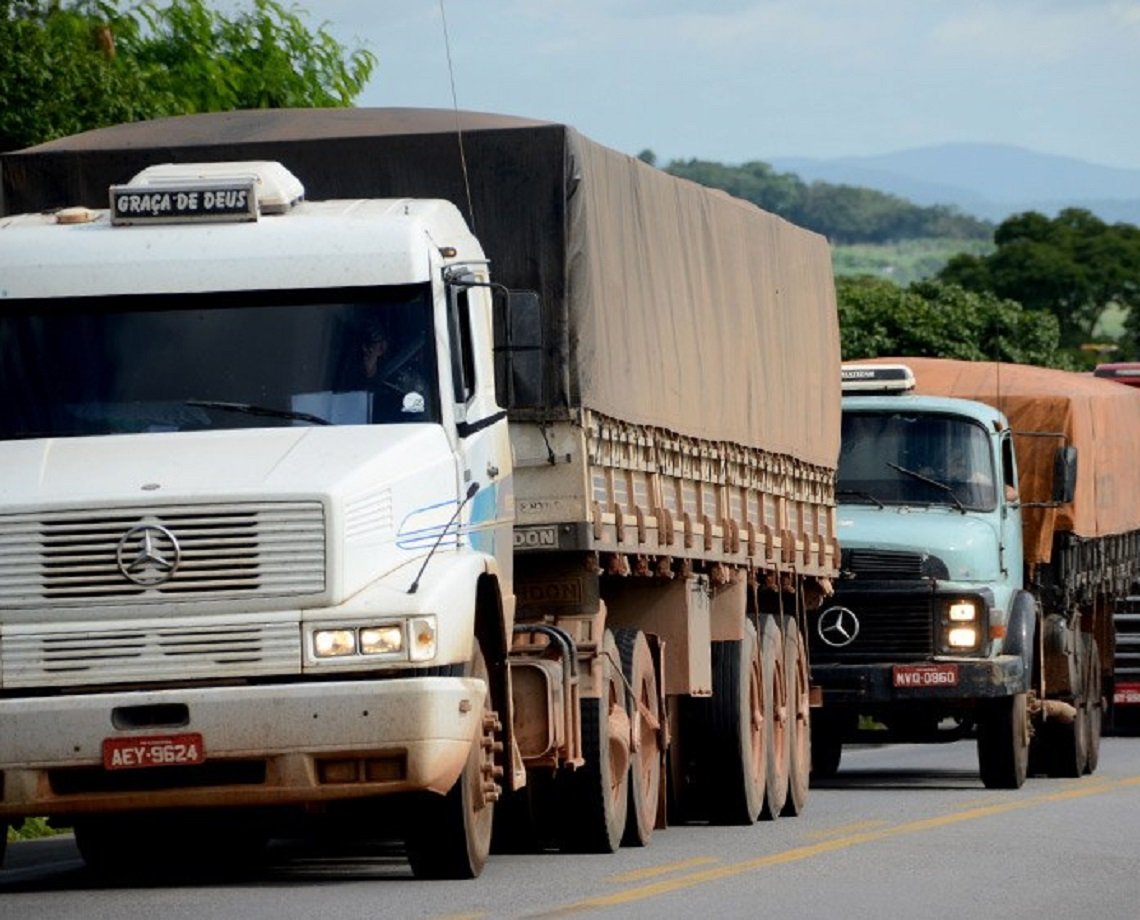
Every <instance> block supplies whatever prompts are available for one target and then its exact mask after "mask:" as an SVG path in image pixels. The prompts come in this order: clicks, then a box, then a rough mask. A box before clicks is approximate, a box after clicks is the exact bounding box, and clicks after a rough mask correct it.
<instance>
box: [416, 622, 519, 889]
mask: <svg viewBox="0 0 1140 920" xmlns="http://www.w3.org/2000/svg"><path fill="white" fill-rule="evenodd" d="M466 673H467V675H468V676H469V677H474V678H477V679H479V680H482V681H483V683H484V684H485V685H486V687H487V692H486V693H485V694H484V696H483V711H482V714H481V716H480V725H479V727H478V728H477V729H476V734H475V737H474V738H473V739H472V742H471V748H470V750H469V751H468V754H467V763H466V764H465V765H464V767H463V772H462V773H461V774H460V775H459V779H457V780H456V781H455V785H453V786H452V787H451V790H450V791H449V792H448V793H447V795H444V796H437V795H425V796H422V797H417V798H416V799H415V801H414V804H413V803H409V805H410V806H411V813H410V814H409V815H408V828H407V832H406V843H407V848H408V861H409V862H410V863H411V865H412V874H413V875H415V877H416V878H430V879H469V878H476V877H477V876H478V875H479V873H480V872H482V871H483V866H484V864H485V863H486V862H487V856H488V854H489V853H490V852H491V829H492V826H493V824H494V813H495V812H494V804H495V798H496V797H497V793H498V789H497V785H496V783H495V776H496V772H497V771H496V769H495V763H494V755H495V753H497V751H498V749H499V744H498V742H497V741H496V737H497V732H498V731H499V729H500V728H501V726H500V724H499V721H498V717H497V715H496V713H495V711H494V709H493V708H492V703H491V687H490V684H489V682H488V680H487V663H486V661H485V660H484V658H483V651H482V649H481V648H480V647H479V643H478V641H476V642H475V649H474V651H473V653H472V656H471V661H470V662H469V663H468V665H467V668H466Z"/></svg>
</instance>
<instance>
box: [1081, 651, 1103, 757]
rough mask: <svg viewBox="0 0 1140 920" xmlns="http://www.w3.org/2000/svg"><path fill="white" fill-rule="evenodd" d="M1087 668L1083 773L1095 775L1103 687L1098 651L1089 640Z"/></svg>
mask: <svg viewBox="0 0 1140 920" xmlns="http://www.w3.org/2000/svg"><path fill="white" fill-rule="evenodd" d="M1087 660H1088V666H1087V667H1086V669H1085V674H1086V675H1087V676H1086V678H1085V697H1086V699H1087V700H1088V718H1087V719H1086V720H1085V724H1086V726H1087V727H1088V740H1087V741H1086V742H1085V772H1086V773H1095V772H1096V768H1097V766H1098V765H1099V764H1100V735H1101V730H1102V728H1103V725H1104V687H1103V685H1102V682H1101V669H1100V649H1099V647H1098V646H1097V641H1096V639H1094V638H1090V639H1089V651H1088V659H1087Z"/></svg>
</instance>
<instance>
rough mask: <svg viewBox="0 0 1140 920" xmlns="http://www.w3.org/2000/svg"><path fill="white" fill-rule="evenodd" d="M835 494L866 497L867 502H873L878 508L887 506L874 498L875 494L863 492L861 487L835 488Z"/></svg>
mask: <svg viewBox="0 0 1140 920" xmlns="http://www.w3.org/2000/svg"><path fill="white" fill-rule="evenodd" d="M835 494H836V495H837V496H839V495H856V496H858V497H859V498H865V499H867V501H869V502H874V503H875V504H876V505H878V506H879V507H880V508H886V507H887V506H886V505H884V504H883V503H882V502H881V501H879V499H877V498H875V496H874V495H872V494H871V493H870V492H864V491H863V490H862V489H836V490H835Z"/></svg>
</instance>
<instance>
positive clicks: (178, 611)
mask: <svg viewBox="0 0 1140 920" xmlns="http://www.w3.org/2000/svg"><path fill="white" fill-rule="evenodd" d="M0 278H2V279H3V280H2V281H0V388H2V390H3V392H4V394H5V399H4V400H3V402H2V404H0V573H2V575H3V577H2V578H0V630H2V634H3V644H2V646H0V648H2V652H0V723H2V724H3V725H4V732H3V734H2V736H0V771H2V775H3V783H2V784H0V789H2V790H3V798H2V801H0V821H14V820H17V819H19V818H21V817H23V816H29V815H47V816H50V817H52V818H54V819H56V820H60V821H64V822H74V823H75V826H76V830H77V835H78V838H79V842H80V846H81V849H82V850H83V851H84V855H85V856H86V857H88V859H89V861H92V862H93V863H95V864H98V863H99V862H100V861H101V860H111V859H113V858H117V859H121V860H124V861H127V862H129V861H130V859H132V858H136V857H139V856H141V855H145V854H142V853H139V852H138V850H139V849H140V847H139V843H140V842H141V841H144V840H146V839H148V838H150V839H153V838H154V837H155V836H156V835H159V836H161V837H162V838H163V839H170V838H172V837H175V836H177V833H178V832H177V831H175V830H172V829H171V827H170V821H171V820H172V819H171V816H172V815H175V814H177V813H179V810H182V809H190V808H207V807H213V806H217V805H220V804H225V806H226V807H227V808H232V807H235V806H240V807H247V808H254V807H261V806H264V807H265V808H288V807H296V808H306V809H312V808H314V807H325V806H329V805H331V804H334V803H337V802H344V801H352V800H359V799H361V798H363V797H369V796H373V797H374V796H377V795H388V794H392V793H403V792H421V791H431V792H435V793H439V795H438V796H436V797H434V798H429V799H428V800H425V804H424V805H423V809H425V810H424V811H423V813H422V814H421V816H420V820H422V821H423V823H424V824H434V825H435V827H436V833H435V836H434V837H433V838H432V839H431V840H430V841H429V840H427V839H423V840H422V842H419V843H418V849H417V848H416V844H417V842H418V841H420V838H416V839H410V840H409V846H410V848H411V849H412V850H413V854H412V855H413V864H414V865H416V867H417V870H420V871H423V872H425V873H426V874H429V875H431V874H441V873H442V874H457V875H471V874H477V873H478V870H479V869H480V868H481V865H482V862H481V860H482V859H485V857H486V851H487V845H488V842H489V839H490V809H489V808H486V807H485V806H486V805H488V804H489V803H490V802H492V801H493V800H494V798H495V796H497V794H498V790H499V788H500V787H499V786H498V785H497V783H496V782H495V775H496V773H495V767H494V763H493V760H492V756H493V755H492V753H491V751H492V748H493V747H494V746H495V745H496V744H498V742H497V741H494V740H493V736H494V734H495V732H496V731H497V730H500V729H501V725H499V723H498V722H497V719H496V717H495V711H496V709H498V710H499V711H502V709H503V707H505V706H507V705H508V703H507V701H506V677H505V669H506V665H505V657H506V650H507V647H508V645H509V640H508V636H509V635H510V630H511V619H512V616H513V590H512V586H511V579H512V562H511V558H512V557H511V530H512V520H513V507H514V500H513V494H512V467H511V452H510V444H509V440H508V434H507V427H506V417H505V412H504V411H503V410H502V409H501V408H500V407H499V405H498V402H497V400H496V391H495V373H494V367H493V361H492V355H493V343H492V339H493V331H492V315H491V313H492V298H491V296H490V290H489V278H488V266H487V261H486V259H485V257H484V254H483V252H482V249H481V248H480V245H479V243H478V241H477V240H476V239H475V237H474V236H473V235H472V234H471V232H470V231H469V230H468V228H467V226H466V224H465V223H464V221H463V219H462V218H461V216H460V214H459V212H458V210H457V209H456V208H455V206H454V205H452V204H451V203H449V202H445V201H440V200H410V199H409V200H394V199H377V200H341V201H326V202H316V203H313V202H307V201H305V198H304V189H303V187H302V186H301V183H300V182H299V181H298V180H297V179H296V178H295V177H294V176H293V175H292V174H290V173H289V172H288V171H287V170H285V169H284V168H283V167H281V166H280V165H279V164H276V163H268V162H238V163H221V164H219V163H209V164H182V165H166V166H159V167H155V168H151V169H148V170H145V171H144V172H142V173H140V174H139V175H138V176H136V177H135V179H134V180H132V181H131V182H130V183H128V184H127V185H123V186H116V187H114V188H112V189H111V190H110V207H109V209H106V210H104V209H88V208H70V209H64V210H61V211H56V212H52V213H43V214H29V215H21V216H16V217H11V218H3V219H0ZM425 678H426V679H425ZM496 725H499V728H498V729H497V728H496ZM190 767H193V768H195V771H194V777H193V779H192V780H191V779H189V775H188V774H184V773H183V772H180V771H184V770H185V769H187V768H190ZM497 775H498V776H500V777H501V775H502V771H501V769H499V770H498V772H497ZM183 780H185V782H183ZM143 790H146V796H145V806H146V810H145V812H139V813H137V814H136V818H137V819H138V820H137V821H136V824H138V825H139V826H137V827H135V828H134V830H133V831H131V832H129V833H128V832H127V831H125V830H122V828H124V827H125V826H126V825H124V824H123V822H122V820H121V817H122V813H123V812H124V811H127V812H133V811H137V809H138V808H139V805H140V803H141V802H142V801H143V800H142V799H140V792H142V791H143ZM449 792H451V794H450V795H446V796H445V795H444V794H446V793H449ZM148 815H151V816H154V819H153V822H152V823H154V826H153V827H151V826H149V825H146V826H143V825H145V824H146V821H147V818H148ZM164 822H165V823H164ZM132 841H133V843H132ZM456 853H458V854H459V855H456ZM472 854H474V855H472Z"/></svg>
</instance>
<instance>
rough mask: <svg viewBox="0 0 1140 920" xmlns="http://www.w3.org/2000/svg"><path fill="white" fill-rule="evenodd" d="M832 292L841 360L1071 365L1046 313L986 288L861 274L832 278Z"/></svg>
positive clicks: (1055, 329)
mask: <svg viewBox="0 0 1140 920" xmlns="http://www.w3.org/2000/svg"><path fill="white" fill-rule="evenodd" d="M836 293H837V296H838V301H839V331H840V339H841V345H842V354H843V357H844V359H845V360H855V359H858V358H874V357H880V356H884V355H914V356H919V357H922V356H928V357H939V358H960V359H962V360H966V361H1009V362H1013V363H1016V364H1037V365H1043V366H1047V367H1071V366H1072V365H1071V362H1070V361H1069V358H1068V356H1067V355H1066V354H1065V353H1064V352H1063V351H1061V350H1060V349H1059V348H1058V342H1059V336H1060V330H1059V325H1058V323H1057V320H1056V318H1055V317H1054V316H1053V315H1052V314H1049V313H1044V312H1041V311H1034V310H1026V309H1024V308H1023V307H1022V306H1021V305H1020V304H1018V303H1016V302H1015V301H1012V300H1006V299H1003V298H1000V297H997V296H995V295H994V294H992V293H988V292H983V293H976V292H971V291H967V290H965V289H964V288H961V287H959V286H957V285H953V284H947V283H945V282H942V281H922V282H919V283H917V284H912V285H911V286H910V287H909V288H901V287H898V286H897V285H895V284H893V283H892V282H890V281H883V280H880V279H877V278H871V277H866V276H864V277H859V278H839V279H837V281H836Z"/></svg>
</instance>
